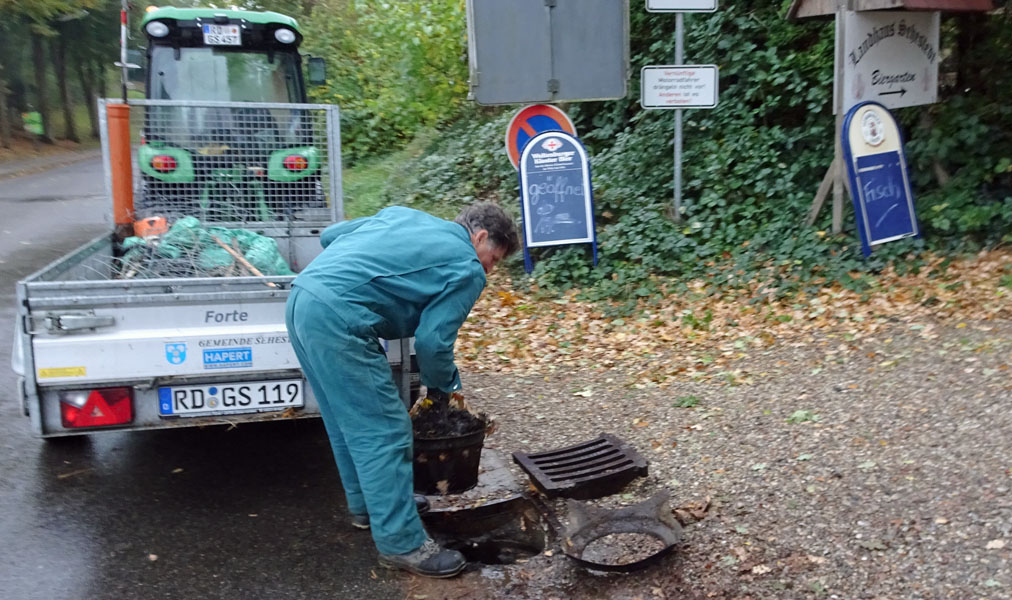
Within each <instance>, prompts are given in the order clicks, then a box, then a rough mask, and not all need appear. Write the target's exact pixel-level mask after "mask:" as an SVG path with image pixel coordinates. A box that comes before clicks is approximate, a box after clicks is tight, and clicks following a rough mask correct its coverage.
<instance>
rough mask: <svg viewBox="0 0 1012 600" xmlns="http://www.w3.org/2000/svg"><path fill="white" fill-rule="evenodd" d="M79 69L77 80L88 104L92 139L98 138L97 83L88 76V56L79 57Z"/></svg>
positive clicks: (76, 62) (76, 63)
mask: <svg viewBox="0 0 1012 600" xmlns="http://www.w3.org/2000/svg"><path fill="white" fill-rule="evenodd" d="M75 66H76V67H77V79H78V81H80V82H81V92H82V93H84V101H85V103H87V104H88V120H89V121H90V122H91V137H93V138H97V137H98V106H97V105H96V103H95V82H94V81H93V80H92V78H91V77H90V76H89V74H88V58H87V56H82V55H81V54H78V55H77V60H76V61H75Z"/></svg>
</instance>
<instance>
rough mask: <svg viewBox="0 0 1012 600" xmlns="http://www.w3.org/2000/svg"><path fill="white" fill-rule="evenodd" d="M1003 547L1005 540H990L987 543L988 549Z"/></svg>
mask: <svg viewBox="0 0 1012 600" xmlns="http://www.w3.org/2000/svg"><path fill="white" fill-rule="evenodd" d="M1004 547H1005V540H991V541H990V542H988V543H987V549H988V550H1001V549H1002V548H1004Z"/></svg>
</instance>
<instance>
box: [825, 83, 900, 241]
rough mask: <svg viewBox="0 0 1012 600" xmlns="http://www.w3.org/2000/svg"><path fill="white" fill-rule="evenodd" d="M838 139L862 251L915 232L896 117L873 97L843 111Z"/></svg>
mask: <svg viewBox="0 0 1012 600" xmlns="http://www.w3.org/2000/svg"><path fill="white" fill-rule="evenodd" d="M842 137H843V139H842V142H843V151H844V158H845V160H846V163H847V174H848V176H849V177H850V191H851V199H852V200H853V202H854V213H855V215H856V217H857V228H858V233H859V234H860V236H861V248H862V250H863V251H864V255H865V256H868V255H869V254H871V250H872V246H875V245H877V244H883V243H885V242H891V241H893V240H899V239H903V238H907V237H914V236H917V235H918V229H917V216H916V214H915V213H914V197H913V194H912V193H911V191H910V178H909V176H908V174H907V161H906V156H905V155H904V152H903V140H902V138H901V137H900V130H899V127H898V126H897V125H896V120H895V119H893V117H892V115H891V114H890V113H889V111H888V110H886V108H885V107H884V106H882V105H881V104H878V103H876V102H864V103H862V104H858V105H857V106H855V107H854V108H852V109H850V111H848V112H847V116H846V118H845V119H844V123H843V132H842Z"/></svg>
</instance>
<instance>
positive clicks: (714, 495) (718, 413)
mask: <svg viewBox="0 0 1012 600" xmlns="http://www.w3.org/2000/svg"><path fill="white" fill-rule="evenodd" d="M675 360H677V359H676V358H672V361H675ZM733 366H734V368H735V369H741V370H742V372H745V373H748V374H749V377H747V378H745V381H747V382H748V383H746V384H738V385H731V384H729V383H726V382H723V383H722V382H721V381H722V380H721V379H719V378H716V379H711V380H708V381H705V380H692V379H691V378H688V377H685V378H684V379H677V380H675V381H674V382H673V383H671V384H670V385H668V386H666V387H656V386H648V387H641V389H637V388H636V387H630V386H629V385H628V382H629V377H628V374H627V373H625V372H623V370H622V368H621V365H618V367H617V368H615V369H614V370H612V371H609V372H605V373H599V372H592V371H589V370H588V371H579V370H573V371H572V372H568V373H562V372H560V371H556V372H555V373H554V374H552V375H551V376H548V377H542V376H526V377H522V376H517V375H508V374H489V373H486V374H474V373H472V374H465V377H464V383H465V389H466V390H467V391H468V397H469V401H470V402H471V403H472V405H473V406H474V407H475V408H477V409H479V410H483V411H486V412H488V413H490V414H493V415H494V416H495V417H496V418H497V420H498V422H499V431H498V432H496V433H495V434H494V435H493V436H491V437H490V438H489V439H487V440H486V445H487V446H488V447H491V448H496V449H499V450H502V451H504V452H506V453H509V452H513V451H517V450H520V451H527V452H533V451H541V450H547V449H552V448H559V447H562V446H567V445H570V444H573V443H577V442H580V441H584V440H588V439H591V438H594V437H596V436H597V435H598V434H599V433H601V432H610V433H614V434H616V435H618V436H619V437H620V438H622V439H624V440H626V441H628V442H630V443H631V444H632V445H634V446H635V447H636V448H637V449H638V450H639V451H640V452H641V453H642V454H643V455H644V456H645V457H646V458H647V460H648V461H649V463H650V466H649V468H650V474H649V476H648V477H646V478H641V479H638V480H637V481H635V482H633V483H632V484H630V485H629V486H627V488H626V489H625V490H623V491H622V492H621V493H620V494H616V495H613V496H610V497H607V498H603V499H601V500H597V501H594V503H595V504H597V505H601V506H610V507H613V506H617V505H622V504H631V503H635V502H638V501H640V500H643V499H646V498H647V497H649V496H651V495H652V494H654V493H655V492H657V491H660V490H665V489H666V490H668V491H669V492H670V494H671V498H672V502H671V504H672V508H674V507H677V506H684V507H688V506H690V505H693V504H695V505H696V507H697V508H698V507H699V506H701V505H703V504H705V502H706V500H707V499H709V500H710V506H709V510H708V512H707V513H706V515H705V518H703V519H702V520H701V521H699V522H696V523H692V524H688V525H687V526H686V529H685V543H684V544H683V545H682V546H681V547H680V548H679V549H678V550H677V551H676V552H675V553H673V554H672V555H671V556H669V557H668V558H666V559H665V560H664V561H663V562H661V563H660V564H658V565H655V566H653V567H651V568H649V569H647V570H644V571H640V572H637V573H633V574H626V575H610V576H598V575H592V574H589V573H587V572H586V571H583V570H581V569H579V568H577V567H575V566H574V565H573V564H571V563H570V562H569V560H568V559H567V558H565V556H563V555H562V554H561V553H560V552H559V551H558V549H557V548H556V549H554V550H549V551H547V552H546V553H545V554H542V555H539V556H537V557H535V558H533V559H531V560H529V561H527V562H525V563H522V564H517V565H510V566H489V567H485V568H483V569H481V570H477V571H475V572H471V573H467V574H465V575H464V576H462V577H460V578H458V579H456V580H452V581H439V582H434V581H429V580H422V579H420V578H406V589H407V592H406V597H407V598H415V599H419V600H421V599H428V600H435V599H437V598H447V599H449V598H454V599H468V598H473V599H479V598H517V599H526V598H531V599H534V598H539V599H540V598H544V599H553V598H557V599H560V600H561V599H563V598H567V599H572V598H578V599H583V598H609V599H617V600H622V599H634V598H728V599H740V600H744V599H755V600H758V599H765V598H840V599H844V598H845V599H875V600H879V599H887V598H888V599H899V598H902V599H922V598H923V599H928V598H932V599H933V598H939V599H941V598H954V599H960V600H962V599H971V598H982V599H983V598H986V599H993V600H999V599H1007V598H1012V567H1010V555H1012V495H1010V488H1012V471H1010V469H1012V408H1010V406H1009V403H1010V400H1012V322H1007V321H1003V322H995V321H989V322H980V323H969V324H959V325H956V324H953V325H941V324H939V325H936V326H934V327H928V328H924V329H922V328H917V329H912V328H909V327H908V326H907V325H896V326H894V327H891V328H889V329H886V330H882V331H878V332H876V333H875V334H874V335H873V336H864V337H857V338H856V339H854V338H853V337H852V336H845V335H842V334H831V333H821V334H814V335H811V336H807V337H804V338H801V339H796V340H794V341H792V342H789V343H777V344H776V345H773V346H769V347H766V348H764V349H762V350H758V351H752V352H751V353H750V355H749V356H747V357H744V358H741V359H739V360H738V361H737V362H736V363H734V365H733ZM516 474H517V476H518V477H522V478H525V476H524V475H523V474H522V473H521V472H520V471H517V472H516ZM556 506H560V504H557V505H556ZM683 515H684V513H683Z"/></svg>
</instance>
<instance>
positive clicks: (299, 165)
mask: <svg viewBox="0 0 1012 600" xmlns="http://www.w3.org/2000/svg"><path fill="white" fill-rule="evenodd" d="M281 164H283V165H285V168H286V169H288V170H289V171H305V170H306V169H307V168H308V167H309V161H308V160H306V157H305V156H299V155H298V154H291V155H289V156H286V157H285V160H283V161H281Z"/></svg>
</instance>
